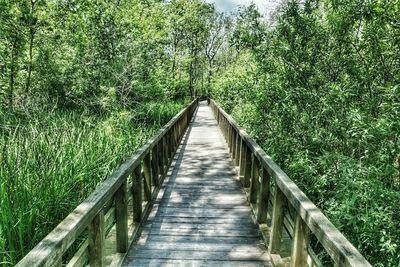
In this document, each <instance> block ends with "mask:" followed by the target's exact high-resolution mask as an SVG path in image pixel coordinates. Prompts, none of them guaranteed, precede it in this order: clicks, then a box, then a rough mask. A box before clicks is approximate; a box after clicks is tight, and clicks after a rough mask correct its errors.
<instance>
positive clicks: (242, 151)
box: [239, 139, 247, 176]
mask: <svg viewBox="0 0 400 267" xmlns="http://www.w3.org/2000/svg"><path fill="white" fill-rule="evenodd" d="M246 152H247V149H246V143H245V141H244V140H243V139H241V141H240V169H239V176H244V169H245V168H244V167H245V165H246Z"/></svg>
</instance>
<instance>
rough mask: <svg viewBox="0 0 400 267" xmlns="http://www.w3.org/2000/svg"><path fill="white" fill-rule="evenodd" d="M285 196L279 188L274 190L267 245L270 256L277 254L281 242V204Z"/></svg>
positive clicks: (282, 215) (282, 214)
mask: <svg viewBox="0 0 400 267" xmlns="http://www.w3.org/2000/svg"><path fill="white" fill-rule="evenodd" d="M284 198H285V195H284V194H283V193H282V191H281V190H280V189H279V188H276V192H275V196H274V205H273V212H272V223H271V225H272V226H271V234H270V241H269V245H268V250H269V252H270V253H271V254H279V250H280V248H281V240H282V230H283V217H284V213H283V203H284V201H285V199H284Z"/></svg>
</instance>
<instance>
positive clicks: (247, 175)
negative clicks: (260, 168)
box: [243, 146, 253, 187]
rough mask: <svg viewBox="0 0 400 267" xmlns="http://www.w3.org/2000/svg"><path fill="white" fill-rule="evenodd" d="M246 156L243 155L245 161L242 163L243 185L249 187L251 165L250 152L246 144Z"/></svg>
mask: <svg viewBox="0 0 400 267" xmlns="http://www.w3.org/2000/svg"><path fill="white" fill-rule="evenodd" d="M246 150H247V151H246V157H245V163H244V174H243V175H244V177H243V185H244V187H249V186H250V178H251V165H252V160H251V158H252V156H253V155H252V152H251V150H250V148H248V147H247V146H246Z"/></svg>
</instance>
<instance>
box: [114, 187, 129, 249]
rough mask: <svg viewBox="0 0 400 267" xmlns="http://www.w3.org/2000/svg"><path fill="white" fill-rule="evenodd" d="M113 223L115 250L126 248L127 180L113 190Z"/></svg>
mask: <svg viewBox="0 0 400 267" xmlns="http://www.w3.org/2000/svg"><path fill="white" fill-rule="evenodd" d="M115 224H116V242H117V252H119V253H125V252H126V251H127V250H128V192H127V182H124V183H123V184H122V185H121V186H120V188H119V189H118V190H117V192H115Z"/></svg>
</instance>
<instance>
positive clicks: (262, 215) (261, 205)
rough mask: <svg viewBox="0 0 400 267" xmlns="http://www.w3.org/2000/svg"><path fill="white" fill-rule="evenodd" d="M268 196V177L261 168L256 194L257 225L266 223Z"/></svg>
mask: <svg viewBox="0 0 400 267" xmlns="http://www.w3.org/2000/svg"><path fill="white" fill-rule="evenodd" d="M269 194H270V176H269V173H268V172H267V171H266V170H265V169H264V168H261V183H260V191H259V193H258V208H257V221H258V223H260V224H262V223H266V222H267V210H268V200H269Z"/></svg>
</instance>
